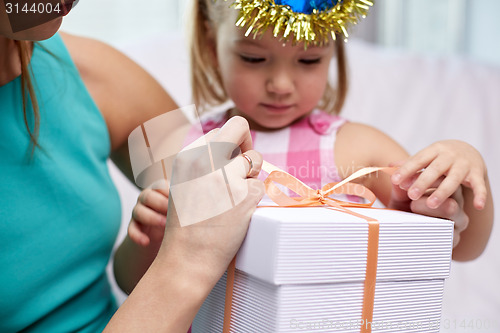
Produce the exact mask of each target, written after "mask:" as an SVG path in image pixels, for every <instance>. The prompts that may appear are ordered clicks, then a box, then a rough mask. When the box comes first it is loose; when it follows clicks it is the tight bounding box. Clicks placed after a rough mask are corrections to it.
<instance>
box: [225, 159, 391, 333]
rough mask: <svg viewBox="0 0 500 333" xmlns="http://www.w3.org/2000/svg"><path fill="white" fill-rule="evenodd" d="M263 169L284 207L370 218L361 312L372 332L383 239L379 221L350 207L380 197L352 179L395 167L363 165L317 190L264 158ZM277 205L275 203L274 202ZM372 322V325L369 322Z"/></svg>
mask: <svg viewBox="0 0 500 333" xmlns="http://www.w3.org/2000/svg"><path fill="white" fill-rule="evenodd" d="M262 170H264V171H266V172H268V173H269V176H268V177H267V178H266V180H265V181H264V184H265V186H266V193H267V195H268V196H269V197H270V198H271V199H272V200H273V201H274V202H275V203H277V204H278V205H279V206H281V207H317V206H328V207H329V208H331V209H336V210H340V211H342V212H345V213H347V214H351V215H354V216H357V217H360V218H362V219H364V220H366V221H367V222H368V242H367V253H366V273H365V283H364V292H363V311H362V314H361V319H362V321H361V322H362V325H361V331H360V332H362V333H368V332H371V322H372V320H373V303H374V300H375V284H376V278H377V261H378V241H379V222H378V221H377V220H375V219H373V218H371V217H369V216H365V215H362V214H358V213H356V212H353V211H351V210H349V209H347V207H349V208H360V207H364V208H368V207H372V205H373V203H374V202H375V200H376V197H375V194H373V192H372V191H370V190H369V189H367V188H366V187H364V186H363V185H360V184H355V183H350V182H351V181H352V180H354V179H357V178H359V177H362V176H364V175H368V174H371V173H373V172H378V171H383V172H385V173H388V174H392V172H393V171H394V170H395V168H384V167H369V168H364V169H361V170H359V171H357V172H355V173H353V174H352V175H351V176H350V177H348V178H346V179H344V180H343V181H341V182H339V183H329V184H327V185H325V186H323V188H322V189H321V190H313V189H312V188H310V187H309V186H307V185H306V184H304V183H303V182H301V181H300V180H299V179H297V178H295V177H294V176H292V175H290V174H289V173H287V172H285V171H283V170H280V169H279V168H277V167H275V166H274V165H272V164H270V163H268V162H266V161H264V162H263V165H262ZM276 183H277V184H281V185H283V186H285V187H286V188H288V189H290V190H292V191H293V192H295V193H296V194H297V195H299V196H298V197H290V196H288V195H287V194H285V193H284V192H283V191H281V190H280V189H279V188H278V186H276ZM333 194H336V195H338V194H347V195H355V196H358V197H362V198H364V199H366V200H367V201H368V202H367V203H355V202H347V201H342V200H338V199H335V198H332V197H330V196H331V195H333ZM273 207H274V206H273ZM235 269H236V257H235V258H234V259H233V260H232V261H231V264H230V265H229V267H228V269H227V279H226V299H225V307H224V324H223V333H229V332H230V325H231V308H232V297H233V286H234V274H235ZM368 323H370V325H368Z"/></svg>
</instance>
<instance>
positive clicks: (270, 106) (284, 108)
mask: <svg viewBox="0 0 500 333" xmlns="http://www.w3.org/2000/svg"><path fill="white" fill-rule="evenodd" d="M262 106H263V107H265V108H266V109H268V110H271V111H275V112H284V111H288V110H289V109H290V108H291V107H292V106H293V105H291V104H290V105H281V104H262Z"/></svg>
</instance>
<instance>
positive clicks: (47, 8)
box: [5, 2, 62, 14]
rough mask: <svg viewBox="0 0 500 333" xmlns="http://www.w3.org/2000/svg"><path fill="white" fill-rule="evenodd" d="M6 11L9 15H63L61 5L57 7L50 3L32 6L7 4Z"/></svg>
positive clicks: (33, 4) (58, 4)
mask: <svg viewBox="0 0 500 333" xmlns="http://www.w3.org/2000/svg"><path fill="white" fill-rule="evenodd" d="M5 10H6V12H7V14H22V13H25V14H30V13H31V14H52V13H61V11H62V9H61V6H60V3H56V4H55V5H53V4H51V3H50V2H48V3H42V2H40V3H32V4H27V3H25V4H24V5H23V4H19V3H10V2H7V3H5Z"/></svg>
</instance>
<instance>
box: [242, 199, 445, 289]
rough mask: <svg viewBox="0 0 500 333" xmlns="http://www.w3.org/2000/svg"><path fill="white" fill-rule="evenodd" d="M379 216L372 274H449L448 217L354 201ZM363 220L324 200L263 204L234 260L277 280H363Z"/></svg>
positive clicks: (366, 213) (248, 270)
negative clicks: (285, 205) (312, 203)
mask: <svg viewBox="0 0 500 333" xmlns="http://www.w3.org/2000/svg"><path fill="white" fill-rule="evenodd" d="M350 210H352V211H354V212H356V213H359V214H362V215H364V216H369V217H371V218H374V219H376V220H377V221H379V224H380V233H379V247H378V263H377V281H382V280H396V281H412V280H423V279H443V278H447V277H448V275H449V270H450V263H451V252H452V248H453V222H452V221H449V220H444V219H438V218H432V217H427V216H422V215H417V214H412V213H407V212H401V211H395V210H387V209H371V208H352V209H350ZM367 240H368V222H367V221H366V220H364V219H362V218H359V217H356V216H353V215H350V214H347V213H345V212H341V211H337V210H333V209H330V208H327V207H306V208H282V207H262V208H258V209H257V211H256V212H255V213H254V215H253V217H252V220H251V222H250V227H249V230H248V233H247V236H246V239H245V241H244V243H243V244H242V247H241V248H240V251H239V252H238V255H237V259H236V268H237V269H239V270H241V271H243V272H246V273H248V274H250V275H252V276H254V277H257V278H259V279H261V280H264V281H265V282H268V283H272V284H275V285H282V284H309V283H342V282H357V281H364V279H365V272H366V253H367Z"/></svg>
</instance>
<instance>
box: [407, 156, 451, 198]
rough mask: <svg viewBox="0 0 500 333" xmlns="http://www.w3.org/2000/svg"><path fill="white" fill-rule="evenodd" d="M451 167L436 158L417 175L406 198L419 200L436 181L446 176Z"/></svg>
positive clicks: (446, 162) (445, 161) (444, 161)
mask: <svg viewBox="0 0 500 333" xmlns="http://www.w3.org/2000/svg"><path fill="white" fill-rule="evenodd" d="M451 166H452V163H451V162H449V161H447V160H446V159H441V158H439V157H438V158H437V159H435V160H433V161H432V162H431V163H430V164H429V166H428V167H427V168H426V169H425V170H423V171H422V172H420V173H419V175H418V178H417V179H416V180H415V182H414V183H413V184H412V185H411V187H410V188H408V197H410V199H412V200H417V199H418V198H420V197H421V196H422V195H423V194H424V193H425V191H427V189H428V188H429V187H430V186H431V185H432V184H433V183H434V182H436V180H438V179H439V178H440V177H441V176H442V175H444V174H446V172H447V171H448V170H449V168H450V167H451ZM453 191H454V190H453ZM452 193H453V192H452ZM450 194H451V193H450Z"/></svg>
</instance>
